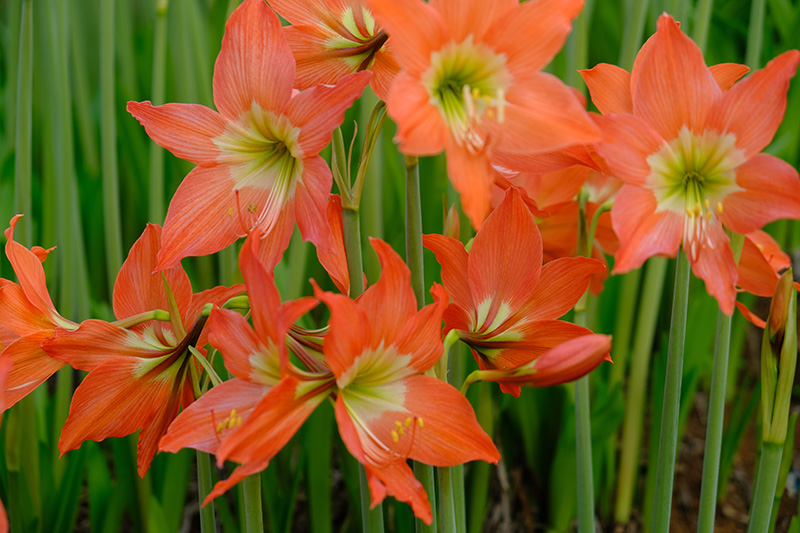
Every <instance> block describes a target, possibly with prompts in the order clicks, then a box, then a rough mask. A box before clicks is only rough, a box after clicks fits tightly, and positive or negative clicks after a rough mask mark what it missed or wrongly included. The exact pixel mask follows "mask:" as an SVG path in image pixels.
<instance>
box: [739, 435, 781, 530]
mask: <svg viewBox="0 0 800 533" xmlns="http://www.w3.org/2000/svg"><path fill="white" fill-rule="evenodd" d="M782 455H783V445H782V444H778V443H775V442H765V443H764V444H763V446H762V448H761V461H760V462H759V465H758V479H757V480H756V490H755V495H754V496H753V503H752V505H751V507H750V525H749V526H748V528H747V532H748V533H766V532H767V531H769V522H770V515H771V514H772V500H773V499H774V498H775V488H776V485H777V483H778V471H779V470H780V467H781V456H782Z"/></svg>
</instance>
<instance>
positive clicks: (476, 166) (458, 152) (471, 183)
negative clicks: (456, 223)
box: [447, 141, 494, 229]
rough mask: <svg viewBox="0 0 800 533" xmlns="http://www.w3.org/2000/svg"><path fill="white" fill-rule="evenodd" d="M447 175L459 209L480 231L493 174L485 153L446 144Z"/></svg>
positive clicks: (486, 213)
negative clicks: (458, 203)
mask: <svg viewBox="0 0 800 533" xmlns="http://www.w3.org/2000/svg"><path fill="white" fill-rule="evenodd" d="M447 173H448V175H449V176H450V181H451V182H452V183H453V187H454V188H455V189H456V190H457V191H458V193H459V194H460V195H461V208H462V209H463V210H464V213H465V214H466V215H467V216H468V217H469V219H470V222H472V226H473V227H474V228H476V229H477V228H480V227H481V224H482V223H483V221H484V220H485V219H486V216H487V215H488V214H489V211H490V210H491V202H490V194H491V190H492V182H493V180H494V178H493V176H494V171H493V169H492V167H491V164H490V160H489V157H488V154H487V153H486V152H485V151H484V152H478V153H473V152H472V151H471V150H468V149H467V148H465V147H463V146H460V145H458V144H457V143H455V142H452V141H450V142H448V146H447Z"/></svg>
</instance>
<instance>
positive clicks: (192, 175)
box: [158, 166, 263, 270]
mask: <svg viewBox="0 0 800 533" xmlns="http://www.w3.org/2000/svg"><path fill="white" fill-rule="evenodd" d="M233 188H234V182H233V179H231V176H230V171H229V169H228V167H227V166H217V167H210V168H204V167H197V168H195V169H193V170H192V171H191V172H189V174H188V175H187V176H186V178H184V180H183V182H182V183H181V184H180V186H178V190H177V191H176V192H175V195H174V196H173V197H172V200H171V201H170V203H169V209H168V210H167V218H166V220H165V222H164V231H163V234H162V238H161V251H160V252H159V253H158V269H159V270H161V269H165V268H171V267H173V266H176V265H177V264H178V263H179V262H180V260H181V259H183V258H184V257H187V256H190V255H208V254H212V253H215V252H218V251H220V250H222V249H223V248H225V247H226V246H228V245H229V244H231V243H232V242H234V241H235V240H236V239H237V238H238V237H239V236H240V235H242V233H243V228H242V225H241V223H240V221H239V218H238V216H237V215H238V209H237V205H236V197H235V195H234V192H233ZM249 189H252V188H248V189H243V190H242V191H241V193H240V205H241V206H242V208H243V209H246V207H247V206H248V205H249V204H250V203H251V202H250V201H249V200H250V198H248V197H247V196H245V194H246V193H247V191H248V190H249ZM253 203H256V202H253ZM256 204H257V203H256ZM257 205H258V204H257ZM262 205H263V204H262Z"/></svg>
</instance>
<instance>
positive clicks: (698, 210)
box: [694, 202, 703, 216]
mask: <svg viewBox="0 0 800 533" xmlns="http://www.w3.org/2000/svg"><path fill="white" fill-rule="evenodd" d="M702 210H703V208H702V207H700V202H697V204H696V205H695V206H694V214H695V216H699V215H700V212H701V211H702Z"/></svg>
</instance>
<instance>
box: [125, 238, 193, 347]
mask: <svg viewBox="0 0 800 533" xmlns="http://www.w3.org/2000/svg"><path fill="white" fill-rule="evenodd" d="M160 249H161V227H160V226H157V225H153V224H148V225H147V227H146V228H145V230H144V232H142V235H141V236H140V237H139V238H138V239H137V240H136V242H135V243H133V246H131V249H130V252H128V257H127V259H125V262H124V263H123V264H122V268H120V270H119V274H117V280H116V282H115V283H114V296H113V306H114V315H115V316H116V317H117V319H123V318H128V317H131V316H134V315H137V314H139V313H145V312H147V311H153V310H155V309H163V310H165V311H168V310H169V304H168V303H167V296H166V292H165V288H164V278H166V282H167V284H169V287H170V290H172V294H173V296H174V297H175V303H176V304H177V306H178V311H179V312H180V314H181V318H185V317H186V312H187V310H188V307H189V303H190V302H191V300H192V285H191V283H190V282H189V276H187V275H186V272H184V270H183V268H181V266H180V265H178V266H175V267H173V268H168V269H165V270H163V271H162V272H163V278H162V272H154V271H155V269H156V265H157V259H156V258H157V255H158V251H159V250H160ZM140 329H141V328H139V329H137V331H139V330H140Z"/></svg>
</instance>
